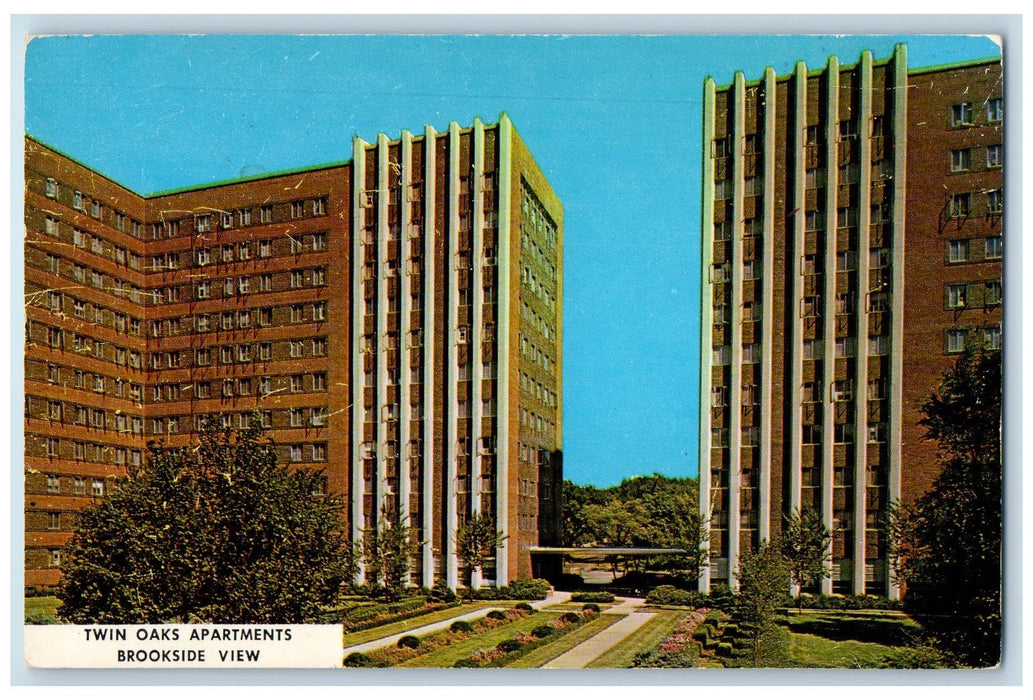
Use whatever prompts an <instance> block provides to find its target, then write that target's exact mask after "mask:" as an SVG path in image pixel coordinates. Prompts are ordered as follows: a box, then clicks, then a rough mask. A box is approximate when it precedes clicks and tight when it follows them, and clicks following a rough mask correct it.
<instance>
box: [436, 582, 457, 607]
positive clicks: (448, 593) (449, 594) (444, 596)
mask: <svg viewBox="0 0 1033 700" xmlns="http://www.w3.org/2000/svg"><path fill="white" fill-rule="evenodd" d="M430 597H431V599H432V600H441V601H444V602H446V603H454V602H455V601H456V600H458V596H457V595H456V592H455V591H453V590H452V589H451V588H449V587H448V586H446V585H445V584H443V583H439V584H437V585H436V586H434V588H432V589H431V591H430Z"/></svg>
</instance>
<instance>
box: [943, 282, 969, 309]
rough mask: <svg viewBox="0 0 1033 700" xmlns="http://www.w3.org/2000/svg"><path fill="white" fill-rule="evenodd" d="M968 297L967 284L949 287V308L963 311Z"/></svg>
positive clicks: (950, 285)
mask: <svg viewBox="0 0 1033 700" xmlns="http://www.w3.org/2000/svg"><path fill="white" fill-rule="evenodd" d="M967 297H968V285H967V284H949V285H947V308H948V309H963V308H965V302H966V299H967Z"/></svg>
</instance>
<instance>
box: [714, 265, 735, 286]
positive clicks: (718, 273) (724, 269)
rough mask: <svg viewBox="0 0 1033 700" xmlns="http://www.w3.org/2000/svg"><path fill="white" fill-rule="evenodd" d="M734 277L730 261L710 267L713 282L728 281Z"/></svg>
mask: <svg viewBox="0 0 1033 700" xmlns="http://www.w3.org/2000/svg"><path fill="white" fill-rule="evenodd" d="M731 278H732V275H731V266H729V264H728V263H720V264H716V265H712V266H711V268H710V281H711V282H728V281H729V280H730V279H731Z"/></svg>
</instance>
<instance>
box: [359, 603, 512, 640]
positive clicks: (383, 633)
mask: <svg viewBox="0 0 1033 700" xmlns="http://www.w3.org/2000/svg"><path fill="white" fill-rule="evenodd" d="M497 605H498V604H497V603H494V602H489V601H478V602H476V603H466V604H464V605H457V606H455V607H452V608H445V609H444V610H435V611H434V612H430V613H427V614H426V615H419V616H417V617H410V618H409V619H408V620H399V621H398V622H391V623H389V624H386V625H381V626H379V627H371V628H370V629H368V630H360V631H358V632H346V633H345V635H344V646H345V647H351V646H355V645H356V644H364V643H366V642H371V641H373V640H374V639H380V638H381V637H390V636H391V635H392V634H398V633H400V632H408V631H409V630H412V629H416V628H417V627H423V626H424V625H430V624H433V623H435V622H440V621H441V620H447V619H449V618H450V617H456V616H457V615H463V614H465V613H468V612H473V611H474V610H482V609H484V608H491V607H495V606H497Z"/></svg>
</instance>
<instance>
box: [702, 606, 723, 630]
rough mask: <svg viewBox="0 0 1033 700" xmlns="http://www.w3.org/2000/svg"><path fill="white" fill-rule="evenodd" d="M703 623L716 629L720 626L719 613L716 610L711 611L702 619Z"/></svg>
mask: <svg viewBox="0 0 1033 700" xmlns="http://www.w3.org/2000/svg"><path fill="white" fill-rule="evenodd" d="M703 622H705V623H707V624H708V625H711V626H712V627H717V626H718V625H720V624H721V613H720V612H718V611H717V610H711V611H710V612H708V613H707V616H706V617H704V618H703Z"/></svg>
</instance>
